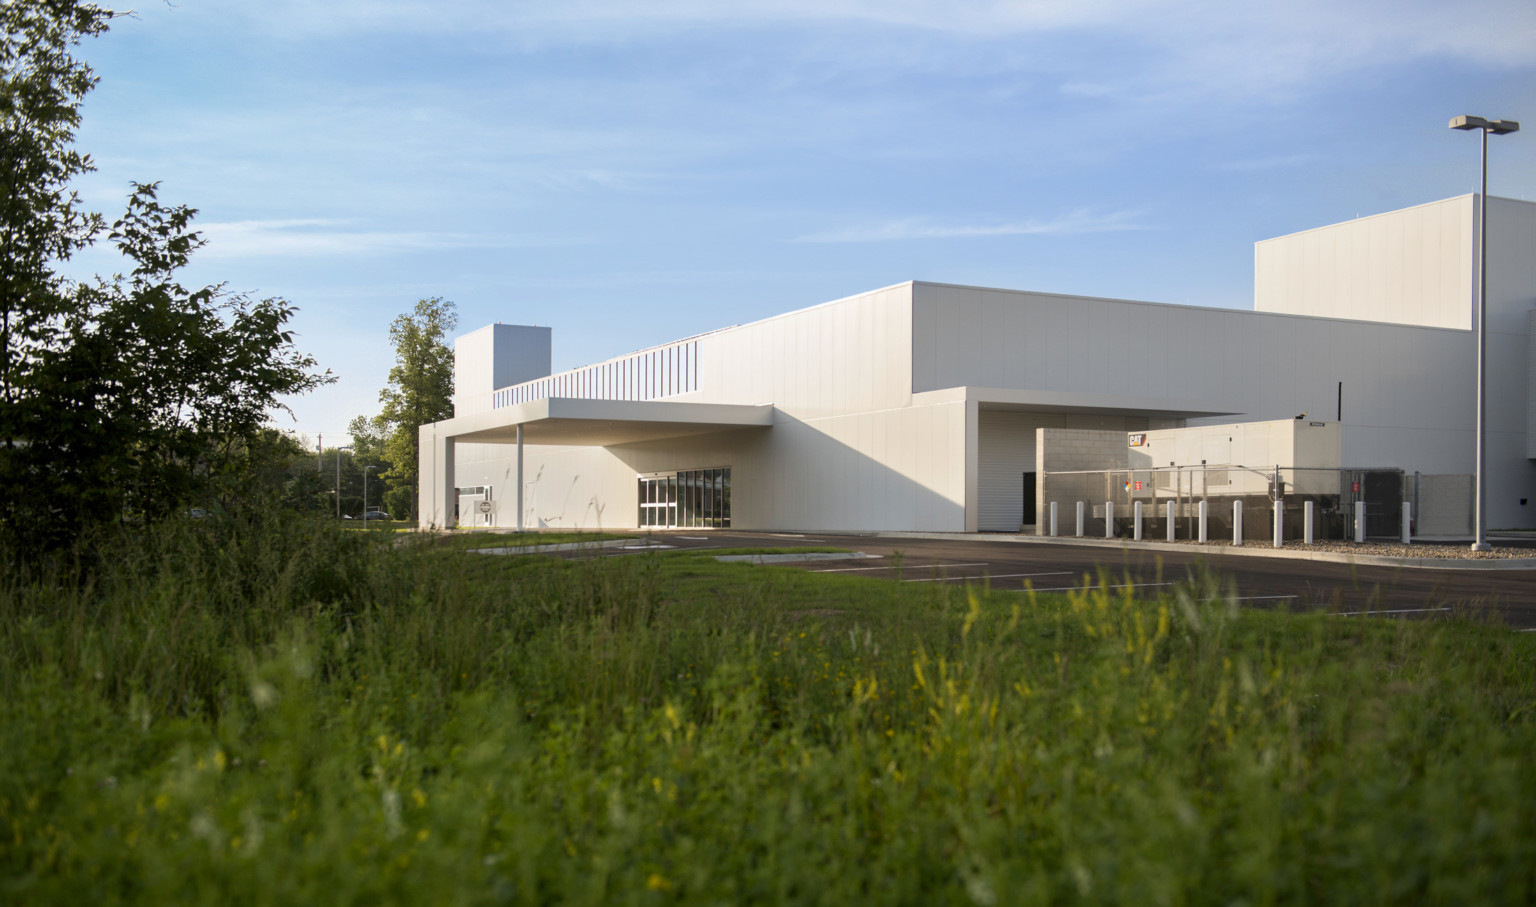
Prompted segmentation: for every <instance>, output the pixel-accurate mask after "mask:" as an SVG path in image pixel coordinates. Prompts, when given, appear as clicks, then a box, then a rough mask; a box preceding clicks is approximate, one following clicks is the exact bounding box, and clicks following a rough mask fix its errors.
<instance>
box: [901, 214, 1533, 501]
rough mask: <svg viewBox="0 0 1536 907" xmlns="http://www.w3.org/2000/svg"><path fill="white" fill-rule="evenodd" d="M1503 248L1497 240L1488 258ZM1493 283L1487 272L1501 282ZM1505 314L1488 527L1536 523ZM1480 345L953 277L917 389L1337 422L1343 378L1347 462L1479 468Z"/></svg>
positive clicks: (920, 339) (919, 328)
mask: <svg viewBox="0 0 1536 907" xmlns="http://www.w3.org/2000/svg"><path fill="white" fill-rule="evenodd" d="M1532 207H1533V208H1536V206H1532ZM1497 210H1498V206H1495V207H1494V208H1491V209H1490V215H1493V214H1494V213H1495V212H1496V211H1497ZM1493 232H1494V231H1493V228H1492V226H1490V233H1493ZM1510 232H1513V231H1510ZM1498 249H1499V246H1498V245H1497V244H1491V245H1490V270H1491V269H1492V264H1493V261H1494V259H1495V252H1496V251H1497V250H1498ZM1530 257H1531V258H1533V259H1536V254H1533V255H1531V256H1530ZM1512 282H1513V281H1512ZM1494 286H1495V283H1494V281H1493V280H1492V279H1490V281H1489V288H1490V293H1492V291H1493V289H1494ZM1529 286H1530V287H1532V288H1536V280H1533V282H1532V283H1531V284H1529ZM1527 308H1529V305H1528V306H1527ZM1500 323H1501V322H1500V321H1499V320H1498V319H1496V318H1495V317H1493V316H1492V315H1490V319H1489V326H1490V329H1491V330H1492V331H1493V333H1490V338H1489V350H1490V358H1491V361H1495V362H1499V363H1502V364H1503V365H1502V366H1501V370H1500V371H1499V373H1498V376H1497V377H1494V376H1495V371H1494V369H1493V368H1492V367H1490V372H1489V374H1490V384H1489V407H1490V408H1489V412H1490V419H1489V425H1490V431H1489V435H1488V470H1489V480H1490V488H1495V489H1497V493H1496V494H1491V495H1490V497H1489V525H1490V526H1499V527H1515V526H1536V507H1533V506H1530V504H1529V501H1531V500H1532V499H1536V468H1533V464H1532V462H1531V461H1530V460H1528V459H1526V457H1525V442H1526V438H1525V384H1526V368H1525V358H1524V357H1525V351H1526V346H1527V339H1526V331H1527V322H1525V321H1524V319H1523V317H1522V318H1521V319H1517V320H1515V321H1513V322H1511V325H1512V326H1513V325H1518V331H1519V333H1518V335H1516V334H1501V333H1498V327H1499V325H1500ZM1474 352H1475V347H1474V335H1473V334H1472V333H1471V332H1470V331H1466V330H1454V329H1446V328H1430V327H1417V326H1409V325H1394V324H1380V323H1370V322H1363V321H1347V320H1342V319H1332V318H1316V317H1304V316H1297V315H1286V314H1274V313H1265V312H1249V311H1240V310H1232V309H1211V308H1199V307H1192V306H1174V305H1160V304H1154V303H1141V302H1127V301H1123V300H1109V299H1094V298H1087V297H1074V296H1060V295H1052V294H1043V293H1025V292H1015V291H1007V290H988V289H979V288H974V287H956V286H950V285H945V284H917V285H915V286H914V290H913V363H912V381H913V388H914V390H915V391H919V392H921V391H929V390H937V389H940V388H947V387H956V386H971V387H985V388H1028V389H1031V390H1037V391H1060V392H1063V393H1076V394H1083V395H1104V396H1105V397H1107V398H1124V397H1127V396H1130V395H1135V396H1138V397H1140V398H1141V399H1142V400H1144V401H1146V408H1147V409H1148V410H1155V409H1158V408H1161V407H1163V406H1166V408H1168V409H1170V410H1172V409H1179V408H1181V407H1192V408H1197V409H1199V410H1201V411H1206V412H1217V413H1227V414H1229V415H1223V416H1211V417H1206V418H1203V419H1191V420H1190V423H1191V424H1196V423H1198V422H1202V421H1203V422H1208V423H1217V422H1222V423H1225V422H1248V421H1268V420H1271V419H1289V418H1293V417H1294V416H1296V415H1297V414H1299V413H1303V412H1305V413H1308V414H1309V416H1310V417H1313V418H1317V417H1321V418H1322V419H1325V420H1333V419H1334V417H1335V415H1336V411H1335V408H1336V405H1337V394H1338V383H1339V382H1341V381H1342V382H1343V386H1344V393H1343V398H1344V400H1343V421H1344V423H1345V424H1346V426H1347V428H1346V430H1345V431H1344V451H1343V456H1344V463H1345V465H1346V466H1399V467H1402V468H1403V469H1406V470H1408V471H1410V472H1412V471H1422V472H1425V473H1467V472H1471V471H1472V460H1473V450H1474V445H1473V442H1474V435H1473V428H1474V425H1475V406H1474V399H1475V390H1476V385H1475V376H1476V370H1475V366H1474ZM1160 401H1161V402H1160ZM1521 498H1526V499H1527V500H1528V504H1527V505H1525V506H1522V505H1520V503H1519V501H1520V499H1521Z"/></svg>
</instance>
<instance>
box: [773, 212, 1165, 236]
mask: <svg viewBox="0 0 1536 907" xmlns="http://www.w3.org/2000/svg"><path fill="white" fill-rule="evenodd" d="M1142 213H1143V212H1140V211H1116V212H1113V213H1110V214H1095V213H1093V212H1091V211H1087V210H1081V211H1074V212H1072V213H1070V214H1066V215H1063V216H1061V217H1057V218H1053V219H1051V220H1025V221H1008V222H999V223H980V224H977V223H972V224H957V223H952V222H945V221H939V220H935V219H931V218H922V217H906V218H898V219H896V220H888V221H884V222H882V223H878V224H868V225H862V226H853V227H846V228H842V229H837V230H826V231H822V232H819V233H811V234H809V235H806V236H799V237H796V238H795V239H792V240H790V242H797V243H866V242H890V241H893V240H910V239H970V238H976V237H986V236H1066V235H1073V234H1080V233H1114V232H1120V231H1124V230H1149V229H1151V227H1148V226H1146V225H1145V224H1141V223H1138V222H1137V219H1138V218H1139V217H1141V215H1142Z"/></svg>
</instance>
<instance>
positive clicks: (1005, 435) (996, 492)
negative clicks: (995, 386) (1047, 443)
mask: <svg viewBox="0 0 1536 907" xmlns="http://www.w3.org/2000/svg"><path fill="white" fill-rule="evenodd" d="M980 416H981V422H980V425H979V430H978V432H977V444H978V448H979V450H980V462H979V464H978V470H977V472H978V479H979V484H980V490H979V494H978V496H977V500H978V504H979V506H980V509H981V512H980V514H979V516H978V517H977V520H976V528H977V529H980V530H982V531H1002V532H1017V531H1018V530H1019V527H1020V526H1021V525H1022V524H1023V522H1024V473H1026V472H1033V471H1034V468H1035V429H1036V428H1038V427H1039V425H1040V416H1039V414H1037V413H1011V412H997V411H993V410H985V409H984V410H982V411H981V413H980Z"/></svg>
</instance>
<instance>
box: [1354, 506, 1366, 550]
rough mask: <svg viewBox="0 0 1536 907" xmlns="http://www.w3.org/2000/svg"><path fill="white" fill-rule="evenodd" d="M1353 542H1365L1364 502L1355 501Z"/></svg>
mask: <svg viewBox="0 0 1536 907" xmlns="http://www.w3.org/2000/svg"><path fill="white" fill-rule="evenodd" d="M1355 543H1356V544H1362V545H1363V544H1365V502H1364V501H1356V502H1355Z"/></svg>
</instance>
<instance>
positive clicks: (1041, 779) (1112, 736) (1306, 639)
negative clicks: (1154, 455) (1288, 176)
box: [0, 520, 1536, 905]
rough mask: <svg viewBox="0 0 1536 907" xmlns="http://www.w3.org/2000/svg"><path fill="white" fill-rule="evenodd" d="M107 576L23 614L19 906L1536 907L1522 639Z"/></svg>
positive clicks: (5, 859) (1, 713) (215, 536)
mask: <svg viewBox="0 0 1536 907" xmlns="http://www.w3.org/2000/svg"><path fill="white" fill-rule="evenodd" d="M94 553H95V555H96V556H93V557H91V558H83V557H82V558H80V559H78V560H76V561H71V562H67V563H64V562H61V563H59V564H55V565H52V566H47V567H40V568H38V569H37V570H35V571H33V572H32V573H31V574H30V575H28V576H11V577H7V578H4V579H0V655H3V657H0V735H3V736H0V901H3V902H5V903H12V904H21V903H80V902H90V903H93V904H113V903H156V904H159V903H186V902H199V903H214V902H218V903H232V904H267V903H272V904H292V903H321V902H323V903H432V904H460V903H462V904H495V903H513V904H535V903H549V902H568V903H590V904H598V903H605V904H606V903H618V904H653V903H670V902H678V903H781V902H795V903H838V904H848V903H921V904H934V903H973V904H983V905H985V904H1032V903H1061V902H1078V903H1146V904H1202V903H1235V902H1243V903H1255V904H1262V903H1281V902H1285V903H1314V902H1349V903H1356V902H1370V903H1419V902H1426V901H1427V902H1440V903H1473V902H1495V903H1498V902H1507V903H1528V902H1530V901H1531V900H1532V899H1533V897H1536V875H1533V874H1536V766H1533V762H1532V760H1531V758H1530V753H1531V752H1532V751H1533V749H1536V725H1533V714H1532V707H1533V705H1536V682H1533V680H1532V677H1533V667H1536V665H1533V661H1536V659H1533V643H1536V640H1532V639H1531V638H1530V637H1528V636H1521V635H1518V634H1514V633H1510V632H1509V631H1508V630H1507V629H1504V628H1502V627H1498V626H1492V625H1485V624H1481V623H1477V622H1473V621H1465V620H1457V621H1447V622H1437V623H1412V622H1406V621H1405V622H1385V621H1365V620H1359V619H1354V618H1340V617H1335V616H1330V615H1321V614H1311V615H1288V614H1280V613H1270V612H1261V611H1249V610H1239V609H1237V608H1236V607H1235V605H1234V604H1233V602H1232V600H1231V599H1230V597H1229V595H1228V594H1227V593H1226V592H1225V591H1224V590H1223V588H1222V586H1221V584H1220V581H1219V580H1217V579H1214V578H1211V577H1196V578H1193V579H1192V580H1191V581H1190V582H1189V583H1186V584H1183V585H1181V586H1179V587H1178V588H1177V591H1175V592H1173V593H1171V594H1169V595H1167V596H1165V597H1162V598H1159V599H1145V600H1144V599H1137V598H1133V597H1131V596H1129V595H1122V594H1119V593H1118V592H1114V591H1111V590H1109V589H1108V588H1107V587H1106V585H1104V584H1102V583H1100V584H1097V585H1094V584H1090V585H1087V586H1086V587H1085V588H1084V589H1083V590H1082V591H1081V592H1079V593H1076V594H1073V595H1069V596H1059V597H1046V596H1040V597H1035V596H1032V595H1028V594H1020V593H1012V592H994V591H990V590H988V589H987V588H985V587H974V586H973V587H969V588H966V587H956V586H954V585H953V584H947V583H937V582H936V583H921V584H910V585H903V584H895V583H890V582H884V581H878V580H872V579H859V578H852V577H848V576H826V575H812V574H808V573H804V572H799V571H795V570H792V569H787V568H774V567H753V566H747V565H741V564H718V563H715V562H713V561H712V560H709V559H707V558H705V557H701V556H697V555H676V554H656V553H650V552H646V553H636V554H633V555H628V556H623V557H613V558H596V557H592V558H586V559H576V560H569V561H567V560H557V559H554V558H551V557H547V556H525V557H485V556H477V555H470V554H466V553H464V552H461V551H456V550H452V549H438V548H435V547H433V546H431V545H426V544H410V543H405V544H402V543H397V542H393V541H392V540H391V539H390V538H389V537H388V535H387V534H380V535H373V534H363V533H356V532H342V531H337V530H336V529H335V527H334V526H328V525H324V524H310V523H302V522H297V523H295V522H281V521H275V520H274V521H270V522H261V521H256V522H250V523H244V524H236V523H220V524H217V525H200V524H180V525H169V526H165V527H161V528H160V529H157V530H154V531H147V532H142V533H140V534H137V535H133V536H125V537H122V538H117V539H112V540H109V541H106V542H103V543H101V546H100V547H99V548H97V549H96V551H95V552H94ZM909 572H910V571H909Z"/></svg>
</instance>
